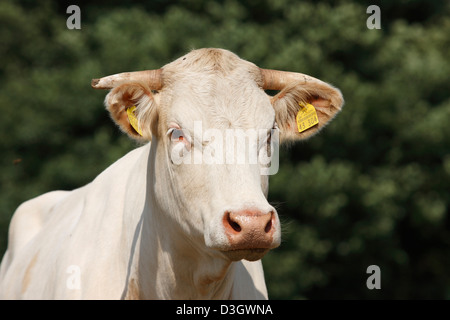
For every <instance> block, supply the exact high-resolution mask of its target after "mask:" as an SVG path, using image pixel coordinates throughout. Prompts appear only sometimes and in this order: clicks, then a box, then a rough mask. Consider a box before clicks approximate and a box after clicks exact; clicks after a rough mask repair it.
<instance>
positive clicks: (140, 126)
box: [105, 82, 157, 142]
mask: <svg viewBox="0 0 450 320" xmlns="http://www.w3.org/2000/svg"><path fill="white" fill-rule="evenodd" d="M105 105H106V109H107V110H108V111H109V113H110V115H111V118H112V119H113V120H114V122H115V123H116V124H117V125H119V127H120V129H121V130H122V131H123V132H125V133H126V134H128V136H130V137H131V138H133V139H135V140H138V141H142V142H144V141H150V140H151V139H152V133H154V132H156V130H155V128H156V121H157V112H156V110H157V108H156V102H155V99H154V95H153V93H152V91H151V89H150V88H149V87H147V86H146V85H145V84H143V83H138V82H136V83H125V84H122V85H119V86H117V87H115V88H114V89H112V90H111V91H110V92H109V93H108V95H107V96H106V98H105Z"/></svg>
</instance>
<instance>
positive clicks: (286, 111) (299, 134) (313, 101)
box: [272, 81, 344, 142]
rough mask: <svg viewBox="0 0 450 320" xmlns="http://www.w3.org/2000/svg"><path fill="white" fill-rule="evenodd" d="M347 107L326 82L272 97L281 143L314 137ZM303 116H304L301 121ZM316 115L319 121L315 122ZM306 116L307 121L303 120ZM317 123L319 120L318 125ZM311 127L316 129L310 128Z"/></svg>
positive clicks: (290, 86) (288, 88) (303, 85)
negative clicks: (344, 106)
mask: <svg viewBox="0 0 450 320" xmlns="http://www.w3.org/2000/svg"><path fill="white" fill-rule="evenodd" d="M343 104H344V99H343V97H342V94H341V92H340V91H339V89H337V88H334V87H333V86H331V85H329V84H327V83H325V82H321V81H320V82H319V81H317V82H316V81H314V82H306V83H305V82H301V83H300V82H297V83H295V82H294V83H291V84H288V85H287V86H286V87H285V88H283V89H282V90H281V91H280V92H279V93H278V94H276V95H275V96H274V97H272V105H273V108H274V109H275V120H276V122H277V124H278V127H279V128H280V140H281V142H286V141H298V140H304V139H308V138H310V137H312V136H313V135H315V134H316V133H317V132H319V131H320V130H321V129H322V128H323V127H325V126H326V125H327V124H328V123H329V122H330V121H331V120H332V119H333V118H334V117H335V116H336V114H337V113H338V112H339V111H340V110H341V108H342V106H343ZM311 105H312V106H313V107H314V108H312V107H311ZM299 112H300V113H301V114H300V115H299V117H297V115H298V114H299ZM314 112H315V114H316V115H317V118H316V119H314ZM303 115H305V116H306V118H303V119H302V116H303ZM315 120H318V123H316V122H317V121H315ZM298 122H299V123H298ZM308 123H309V124H308ZM314 123H316V124H314ZM305 124H306V126H305ZM311 124H313V125H312V126H311V127H309V128H308V125H311ZM305 128H306V129H305Z"/></svg>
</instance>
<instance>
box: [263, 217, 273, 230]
mask: <svg viewBox="0 0 450 320" xmlns="http://www.w3.org/2000/svg"><path fill="white" fill-rule="evenodd" d="M271 229H272V219H270V220H269V222H267V224H266V227H265V228H264V232H265V233H269V232H270V230H271Z"/></svg>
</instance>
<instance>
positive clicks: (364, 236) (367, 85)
mask: <svg viewBox="0 0 450 320" xmlns="http://www.w3.org/2000/svg"><path fill="white" fill-rule="evenodd" d="M370 4H378V5H379V6H380V8H381V19H382V29H381V30H369V29H367V27H366V19H367V17H368V15H367V14H366V8H367V6H369V5H370ZM78 5H79V6H80V8H81V19H82V29H81V30H68V29H67V28H66V19H67V17H68V15H67V14H66V13H65V10H66V8H67V5H66V4H65V3H64V2H60V1H58V2H56V1H49V0H44V1H39V2H35V1H28V0H21V1H12V0H4V1H2V2H1V3H0V21H1V23H2V27H1V28H0V40H1V43H2V45H1V46H0V61H1V63H0V110H1V111H2V115H3V116H2V117H0V126H1V128H2V131H1V133H0V146H1V148H2V157H1V159H0V165H1V167H2V170H1V171H0V253H3V252H4V250H5V248H6V243H7V226H8V224H9V221H10V218H11V216H12V214H13V212H14V210H15V208H16V207H17V206H18V205H19V204H20V203H21V202H23V201H25V200H27V199H30V198H32V197H34V196H37V195H39V194H42V193H44V192H47V191H50V190H54V189H73V188H76V187H79V186H81V185H83V184H85V183H87V182H89V181H91V180H92V179H93V178H94V177H95V175H97V174H98V173H100V172H101V171H102V170H103V169H104V168H105V167H106V166H107V165H109V164H110V163H112V162H114V161H115V160H116V159H118V158H119V157H120V156H122V155H123V154H125V153H126V152H127V151H128V150H131V149H132V148H134V147H136V145H135V144H134V143H133V142H131V141H129V140H128V138H127V137H125V136H123V135H121V134H120V133H119V130H117V129H116V128H115V127H114V125H113V124H112V122H111V121H110V120H109V119H108V118H109V117H108V116H107V113H106V112H105V111H104V108H103V107H102V100H103V99H104V96H105V92H95V91H93V90H92V89H91V88H90V85H89V84H90V79H91V78H95V77H98V76H102V75H107V74H112V73H116V72H122V71H130V70H140V69H150V68H158V67H160V66H162V65H164V64H165V63H168V62H170V61H172V60H173V59H175V58H177V57H179V56H180V55H182V54H184V53H185V52H186V51H189V50H190V49H193V48H200V47H222V48H225V49H229V50H231V51H234V52H235V53H237V54H238V55H239V56H241V57H242V58H244V59H247V60H250V61H252V62H254V63H256V64H257V65H259V66H261V67H265V68H276V69H282V70H291V71H300V72H303V73H308V74H311V75H313V76H315V77H318V78H321V79H323V80H324V81H327V82H330V83H332V84H335V85H336V86H337V87H339V88H340V89H341V90H342V92H343V94H344V97H345V99H346V105H345V107H344V110H343V112H342V113H341V114H340V115H339V116H338V117H337V118H336V120H334V121H333V123H332V124H330V126H329V127H327V128H326V129H325V130H324V131H323V132H322V133H321V134H319V135H318V136H316V137H314V138H313V139H311V140H309V141H307V142H305V143H300V144H298V145H296V146H292V147H290V148H286V149H284V150H283V151H282V154H281V161H280V163H281V167H280V171H279V172H278V174H276V175H274V176H272V177H271V187H270V195H269V200H271V201H272V202H274V203H276V204H277V206H278V210H279V213H280V215H281V219H282V220H283V223H284V229H283V230H284V231H283V237H284V240H283V243H282V245H281V247H280V248H278V249H277V250H274V251H273V252H271V253H269V254H268V255H267V257H266V258H264V260H263V263H264V266H265V270H266V279H267V283H268V287H269V293H270V297H271V298H285V299H297V298H311V299H321V298H367V299H370V298H384V299H390V298H401V299H408V298H437V299H443V298H450V272H449V271H448V266H449V265H450V257H449V255H448V252H449V249H450V219H449V202H450V198H449V195H448V194H449V193H448V190H450V179H449V176H450V152H449V150H450V129H449V126H448V125H447V122H448V119H450V99H449V86H448V83H449V76H448V75H449V74H450V61H449V60H448V57H447V56H448V54H447V51H448V48H449V47H450V37H449V36H448V35H449V34H450V15H449V13H450V5H449V3H448V2H445V1H425V0H413V1H406V0H399V1H385V0H383V1H377V2H375V3H374V2H373V1H368V0H367V1H366V0H360V1H356V0H355V1H350V0H348V1H346V0H343V1H321V2H320V3H318V2H316V1H302V2H299V1H295V0H280V1H269V0H266V1H256V0H251V1H246V2H245V3H244V2H240V1H237V0H223V1H206V0H194V1H187V0H182V1H159V0H158V1H151V2H145V3H138V4H136V2H135V1H126V0H125V1H124V0H121V1H116V0H114V1H96V3H95V4H92V3H90V2H88V1H78ZM372 264H375V265H378V266H379V267H380V268H381V277H382V279H381V290H369V289H367V287H366V279H367V277H368V276H369V275H368V274H366V269H367V267H368V266H369V265H372Z"/></svg>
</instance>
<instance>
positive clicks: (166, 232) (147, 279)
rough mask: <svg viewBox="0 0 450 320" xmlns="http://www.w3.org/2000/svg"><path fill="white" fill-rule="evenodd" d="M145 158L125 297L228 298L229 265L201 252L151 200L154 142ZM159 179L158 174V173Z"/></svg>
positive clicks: (201, 245)
mask: <svg viewBox="0 0 450 320" xmlns="http://www.w3.org/2000/svg"><path fill="white" fill-rule="evenodd" d="M152 144H155V145H152V147H151V148H150V151H149V155H148V168H147V171H148V175H147V191H146V200H145V206H144V210H143V214H142V216H141V218H140V221H139V223H138V227H139V228H140V236H139V240H138V242H139V243H138V245H137V246H136V251H137V252H136V257H137V259H134V260H135V263H134V264H135V267H134V268H132V269H133V270H135V272H134V274H133V275H132V276H130V277H129V279H128V284H129V287H128V290H127V293H126V294H125V298H140V299H228V298H230V297H231V291H232V285H233V281H234V276H235V265H234V263H232V262H231V261H230V260H228V259H226V258H225V257H224V256H222V255H221V254H220V253H218V252H216V251H214V250H210V249H206V248H205V247H204V243H203V241H201V240H199V239H195V238H193V237H192V236H190V235H188V234H186V232H184V231H183V230H182V228H181V227H180V226H179V223H178V222H177V221H175V220H174V219H173V217H174V215H172V214H170V212H168V211H167V209H163V208H161V206H160V205H158V202H157V201H155V194H154V181H155V179H157V178H159V177H158V176H157V175H158V173H157V172H155V165H154V164H155V161H156V156H155V155H156V152H155V149H154V148H155V147H156V146H157V141H154V142H152ZM159 174H161V172H159Z"/></svg>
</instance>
